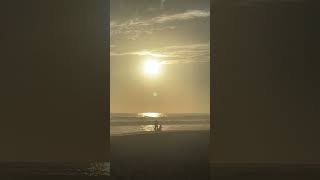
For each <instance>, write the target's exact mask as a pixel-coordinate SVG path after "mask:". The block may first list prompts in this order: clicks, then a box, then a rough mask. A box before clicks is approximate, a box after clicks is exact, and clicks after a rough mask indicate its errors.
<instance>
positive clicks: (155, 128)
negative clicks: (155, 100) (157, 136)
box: [154, 120, 159, 131]
mask: <svg viewBox="0 0 320 180" xmlns="http://www.w3.org/2000/svg"><path fill="white" fill-rule="evenodd" d="M158 129H159V122H158V120H156V121H155V122H154V131H158Z"/></svg>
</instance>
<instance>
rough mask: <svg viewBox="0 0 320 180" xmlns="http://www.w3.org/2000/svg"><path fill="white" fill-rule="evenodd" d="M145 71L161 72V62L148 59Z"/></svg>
mask: <svg viewBox="0 0 320 180" xmlns="http://www.w3.org/2000/svg"><path fill="white" fill-rule="evenodd" d="M144 72H145V73H146V74H150V75H155V74H159V72H160V63H159V62H157V61H156V60H148V61H146V62H145V64H144Z"/></svg>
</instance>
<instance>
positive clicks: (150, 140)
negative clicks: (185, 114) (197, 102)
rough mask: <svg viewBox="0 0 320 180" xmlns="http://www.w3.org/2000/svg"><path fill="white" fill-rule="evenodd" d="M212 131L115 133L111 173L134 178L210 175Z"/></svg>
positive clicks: (198, 177) (193, 177) (112, 146)
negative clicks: (210, 133) (120, 134)
mask: <svg viewBox="0 0 320 180" xmlns="http://www.w3.org/2000/svg"><path fill="white" fill-rule="evenodd" d="M209 137H210V136H209V131H180V132H161V133H148V134H136V135H125V136H112V137H111V153H112V155H111V156H112V159H111V175H112V176H113V177H118V178H121V177H122V178H124V179H126V177H131V179H199V180H201V179H209V178H208V176H209V161H208V158H209Z"/></svg>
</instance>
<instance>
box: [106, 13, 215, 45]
mask: <svg viewBox="0 0 320 180" xmlns="http://www.w3.org/2000/svg"><path fill="white" fill-rule="evenodd" d="M206 17H210V12H209V11H207V10H188V11H185V12H182V13H176V14H170V15H166V14H164V15H160V16H156V17H153V18H148V19H141V18H134V19H130V20H127V21H124V22H116V21H111V22H110V28H111V31H110V34H111V38H114V37H115V36H117V35H121V36H123V35H125V36H126V37H127V39H130V40H136V39H137V38H138V37H140V36H141V35H145V34H152V33H153V32H156V31H165V30H173V29H175V28H176V27H175V26H172V25H171V26H169V25H163V24H165V23H168V22H173V21H188V20H193V19H198V18H206Z"/></svg>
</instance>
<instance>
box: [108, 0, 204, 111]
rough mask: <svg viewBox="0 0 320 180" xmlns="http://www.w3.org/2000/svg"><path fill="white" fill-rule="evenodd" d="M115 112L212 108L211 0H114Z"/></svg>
mask: <svg viewBox="0 0 320 180" xmlns="http://www.w3.org/2000/svg"><path fill="white" fill-rule="evenodd" d="M110 9H111V14H110V27H111V32H110V37H111V38H110V56H111V62H110V65H111V67H110V68H111V74H110V75H111V77H110V78H111V87H110V88H111V92H110V93H111V94H110V97H111V99H110V101H111V102H110V106H111V112H112V113H119V112H123V113H127V112H128V113H138V112H161V113H209V107H210V0H111V8H110Z"/></svg>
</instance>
